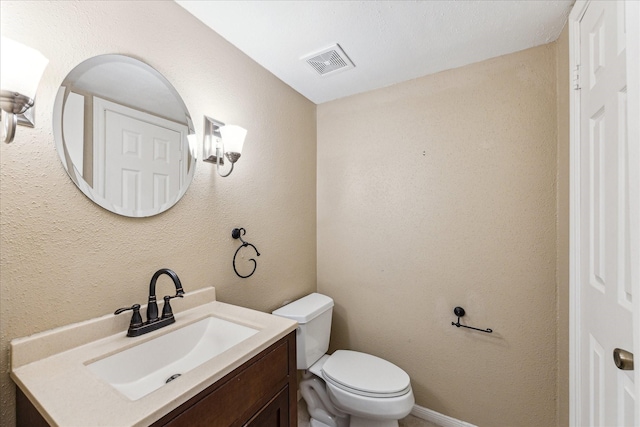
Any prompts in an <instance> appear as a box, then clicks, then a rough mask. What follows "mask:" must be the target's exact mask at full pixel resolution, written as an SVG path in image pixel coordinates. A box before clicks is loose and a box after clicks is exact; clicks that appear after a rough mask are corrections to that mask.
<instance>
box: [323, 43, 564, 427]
mask: <svg viewBox="0 0 640 427" xmlns="http://www.w3.org/2000/svg"><path fill="white" fill-rule="evenodd" d="M317 126H318V190H317V191H318V225H317V227H318V265H317V269H318V290H319V291H320V292H322V293H326V294H328V295H330V296H332V297H333V298H334V299H335V301H336V307H335V315H334V322H335V323H334V325H335V326H334V328H333V335H332V344H331V346H332V348H334V349H335V348H351V349H355V350H361V351H366V352H370V353H373V354H376V355H379V356H381V357H384V358H386V359H388V360H390V361H392V362H394V363H396V364H398V365H399V366H401V367H402V368H404V369H405V370H406V371H407V372H408V373H409V375H410V376H411V378H412V385H413V387H414V391H415V395H416V399H417V403H418V404H419V405H421V406H424V407H427V408H430V409H433V410H436V411H438V412H441V413H444V414H446V415H449V416H452V417H455V418H458V419H461V420H465V421H468V422H471V423H474V424H476V425H480V426H483V427H491V426H519V427H524V426H536V427H538V426H551V425H556V395H557V394H556V393H557V386H556V381H557V372H556V371H557V354H556V202H557V201H556V191H555V190H556V188H555V183H556V156H557V143H556V139H557V126H556V45H555V44H550V45H545V46H541V47H537V48H534V49H529V50H526V51H523V52H518V53H514V54H511V55H507V56H504V57H500V58H495V59H492V60H488V61H484V62H481V63H478V64H474V65H470V66H467V67H463V68H459V69H455V70H450V71H446V72H442V73H439V74H436V75H431V76H426V77H423V78H419V79H416V80H413V81H410V82H406V83H402V84H398V85H395V86H391V87H388V88H384V89H380V90H376V91H372V92H368V93H364V94H361V95H356V96H352V97H349V98H345V99H342V100H337V101H333V102H330V103H326V104H322V105H319V106H318V124H317ZM457 305H460V306H462V307H464V308H465V309H466V310H467V316H466V317H465V318H464V319H463V322H464V323H466V324H469V325H473V326H477V327H482V328H486V327H489V328H493V330H494V333H493V334H491V335H489V334H484V333H481V332H474V331H470V330H464V329H458V328H455V327H452V326H451V322H452V321H454V320H455V317H454V315H453V313H452V311H453V308H454V307H455V306H457Z"/></svg>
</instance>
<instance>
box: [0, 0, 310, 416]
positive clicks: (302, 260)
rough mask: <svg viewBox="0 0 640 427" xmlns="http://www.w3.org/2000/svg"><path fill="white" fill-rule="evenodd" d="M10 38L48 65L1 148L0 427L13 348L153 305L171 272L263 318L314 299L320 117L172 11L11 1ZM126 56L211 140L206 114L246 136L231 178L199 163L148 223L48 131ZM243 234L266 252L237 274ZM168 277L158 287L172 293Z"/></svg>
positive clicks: (5, 15) (5, 18) (8, 404)
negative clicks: (96, 68) (100, 191)
mask: <svg viewBox="0 0 640 427" xmlns="http://www.w3.org/2000/svg"><path fill="white" fill-rule="evenodd" d="M0 7H1V10H0V12H1V13H0V15H1V19H2V26H1V28H2V34H3V35H7V36H9V37H12V38H14V39H16V40H19V41H22V42H24V43H25V44H27V45H30V46H32V47H34V48H37V49H39V50H40V51H41V52H42V53H43V54H44V55H46V56H47V57H48V58H49V59H50V64H49V66H48V68H47V70H46V71H45V74H44V77H43V80H42V83H41V85H40V88H39V91H38V96H37V106H36V128H35V129H28V128H23V127H20V128H19V129H18V132H17V137H16V140H15V141H14V142H13V143H12V144H10V145H7V144H1V145H0V161H1V164H0V227H1V228H0V235H1V240H0V259H1V264H0V284H1V287H0V292H1V293H0V296H1V301H0V328H1V329H0V336H1V338H0V356H1V365H0V369H1V372H0V380H1V383H2V385H1V407H0V419H1V422H0V424H2V425H3V426H4V425H7V426H8V425H12V424H13V423H14V414H13V413H14V403H13V402H14V385H13V383H12V382H11V381H10V379H9V377H8V374H7V372H8V342H9V341H10V340H11V339H12V338H16V337H21V336H25V335H29V334H32V333H35V332H38V331H43V330H47V329H50V328H53V327H57V326H61V325H65V324H68V323H72V322H76V321H81V320H85V319H89V318H93V317H96V316H101V315H104V314H107V313H110V312H112V311H113V310H115V309H116V308H118V307H122V306H126V305H130V304H133V303H135V302H139V303H144V302H145V300H146V296H147V292H148V285H149V280H150V278H151V275H152V274H153V272H154V271H155V270H157V269H158V268H161V267H169V268H173V269H174V270H175V271H176V272H177V273H178V275H179V276H180V278H181V279H182V282H183V284H184V288H185V290H186V291H187V292H189V291H191V290H195V289H197V288H201V287H204V286H211V285H213V286H215V287H216V289H217V293H218V299H220V300H222V301H225V302H230V303H234V304H239V305H242V306H246V307H251V308H255V309H258V310H264V311H268V310H271V309H274V308H276V307H278V306H279V305H280V304H281V303H282V302H283V301H285V300H289V299H293V298H295V297H299V296H302V295H304V294H307V293H309V292H312V291H314V290H315V289H316V226H315V224H316V174H315V165H316V107H315V105H314V104H312V103H311V102H309V101H308V100H306V99H305V98H303V97H302V96H301V95H299V94H298V93H296V92H295V91H293V90H292V89H291V88H289V87H288V86H286V85H285V84H284V83H282V82H281V81H280V80H278V79H277V78H276V77H274V76H273V75H272V74H270V73H269V72H267V71H266V70H264V69H263V68H261V67H260V66H259V65H257V64H256V63H255V62H253V61H252V60H250V59H249V58H247V57H246V56H245V55H244V54H242V53H241V52H240V51H238V50H237V49H236V48H235V47H233V46H232V45H230V44H229V43H227V42H226V41H224V40H223V39H222V38H221V37H219V36H218V35H217V34H215V33H214V32H212V31H211V30H209V29H208V28H206V27H205V26H204V25H203V24H201V23H200V22H199V21H197V20H196V19H195V18H193V17H191V15H189V14H188V13H187V12H186V11H184V10H183V9H182V8H180V7H179V6H177V5H176V4H175V3H174V2H171V1H160V2H151V1H144V2H142V1H138V2H107V1H103V2H87V1H84V2H75V1H74V2H71V1H57V2H10V1H5V0H3V1H2V2H0ZM104 53H121V54H127V55H130V56H134V57H136V58H139V59H141V60H143V61H145V62H146V63H148V64H149V65H151V66H152V67H154V68H156V69H157V70H158V71H160V72H161V73H162V74H164V76H165V77H167V79H168V80H169V81H170V82H171V83H172V84H173V85H174V86H175V87H176V89H177V90H178V92H179V93H180V94H181V95H182V97H183V99H184V101H185V103H186V105H187V107H188V108H189V110H190V112H191V115H192V117H193V119H194V123H195V125H196V130H197V133H198V137H199V139H200V141H201V139H202V130H203V115H205V114H206V115H210V116H212V117H214V118H217V119H219V120H222V121H225V122H228V123H237V124H239V125H242V126H244V127H246V128H247V129H248V131H249V133H248V135H247V141H246V145H245V150H244V152H243V155H242V159H241V160H240V162H239V163H238V164H237V167H236V169H235V170H234V172H233V174H232V175H231V176H230V177H228V178H220V177H218V176H217V175H216V174H215V169H214V167H212V165H210V164H208V163H207V164H204V163H202V162H201V161H199V162H198V164H197V168H196V175H195V178H194V181H193V183H192V184H191V187H190V188H189V191H188V192H187V193H186V195H185V197H184V198H183V199H182V200H181V201H180V202H179V203H178V204H177V205H176V206H174V207H173V208H171V209H170V210H169V211H167V212H165V213H163V214H161V215H158V216H155V217H151V218H146V219H131V218H125V217H121V216H117V215H114V214H112V213H110V212H107V211H105V210H103V209H102V208H100V207H98V206H97V205H95V204H93V203H92V202H90V201H89V200H88V199H87V198H86V197H85V196H84V195H83V194H82V193H81V192H80V191H79V190H78V189H77V188H76V187H75V185H73V183H72V182H71V180H70V179H69V178H68V177H67V174H66V172H65V171H64V169H63V168H62V166H61V163H60V161H59V159H58V154H57V153H56V150H55V147H54V142H53V136H52V126H51V117H52V108H53V102H54V99H55V95H56V90H57V88H58V86H59V84H60V82H62V80H63V79H64V77H65V76H66V74H67V73H68V72H69V71H70V70H71V69H72V68H73V67H74V66H75V65H77V64H78V63H80V62H81V61H83V60H85V59H87V58H89V57H91V56H94V55H99V54H104ZM237 226H242V227H245V228H246V229H247V236H246V237H247V240H248V241H250V242H252V243H254V244H255V245H256V246H257V247H258V248H259V250H260V253H261V254H262V256H260V257H259V258H258V269H257V272H256V274H255V275H254V276H253V277H251V278H249V279H240V278H238V277H237V276H236V275H235V274H234V272H233V269H232V266H231V260H232V257H233V254H234V252H235V250H236V248H237V246H238V242H237V241H235V240H233V239H232V238H231V237H230V234H231V229H232V228H234V227H237ZM169 283H170V282H168V281H166V282H164V283H159V288H158V292H159V293H160V294H161V295H162V294H163V293H168V292H169V291H170V289H171V287H170V285H169Z"/></svg>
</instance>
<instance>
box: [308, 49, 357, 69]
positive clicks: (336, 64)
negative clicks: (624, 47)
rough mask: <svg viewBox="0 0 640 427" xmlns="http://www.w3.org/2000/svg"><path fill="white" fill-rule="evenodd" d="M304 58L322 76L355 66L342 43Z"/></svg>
mask: <svg viewBox="0 0 640 427" xmlns="http://www.w3.org/2000/svg"><path fill="white" fill-rule="evenodd" d="M302 59H303V60H305V61H306V62H307V64H309V65H310V66H311V68H313V69H314V70H315V71H316V72H317V73H318V74H320V75H321V76H326V75H328V74H332V73H335V72H337V71H344V70H348V69H351V68H353V67H355V65H353V62H351V60H350V59H349V57H348V56H347V55H346V54H345V53H344V51H343V50H342V48H340V45H337V44H335V45H333V46H331V47H329V48H327V49H324V50H323V51H321V52H316V53H314V54H311V55H308V56H306V57H304V58H302Z"/></svg>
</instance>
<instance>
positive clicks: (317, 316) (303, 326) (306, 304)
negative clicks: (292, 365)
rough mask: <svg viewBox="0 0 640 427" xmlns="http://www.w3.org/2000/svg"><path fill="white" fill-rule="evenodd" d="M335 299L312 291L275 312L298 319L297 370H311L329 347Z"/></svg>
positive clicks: (278, 314) (275, 313)
mask: <svg viewBox="0 0 640 427" xmlns="http://www.w3.org/2000/svg"><path fill="white" fill-rule="evenodd" d="M332 312H333V300H332V299H331V298H330V297H328V296H326V295H322V294H318V293H313V294H310V295H307V296H306V297H303V298H300V299H299V300H296V301H293V302H292V303H289V304H287V305H285V306H282V307H280V308H279V309H277V310H275V311H273V312H272V314H274V315H276V316H280V317H286V318H288V319H292V320H295V321H297V322H298V329H297V331H296V346H297V351H296V353H297V364H298V369H309V368H310V367H311V365H313V364H314V363H315V362H317V361H318V360H319V359H320V358H321V357H322V356H324V354H325V353H326V352H327V350H328V349H329V336H330V335H331V313H332Z"/></svg>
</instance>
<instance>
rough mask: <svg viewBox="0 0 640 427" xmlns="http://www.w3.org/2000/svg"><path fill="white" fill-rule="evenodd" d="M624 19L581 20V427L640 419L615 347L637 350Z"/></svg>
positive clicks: (606, 14) (617, 11) (603, 10)
mask: <svg viewBox="0 0 640 427" xmlns="http://www.w3.org/2000/svg"><path fill="white" fill-rule="evenodd" d="M624 20H625V4H624V1H593V2H590V3H589V4H588V5H587V6H586V11H585V13H584V15H583V16H582V19H581V20H580V22H579V62H578V63H579V64H580V96H579V98H580V105H579V116H580V125H579V126H580V138H579V164H578V165H579V177H578V180H579V182H580V188H579V203H578V204H577V207H578V209H579V212H578V213H577V221H578V224H579V228H578V229H577V234H578V235H577V238H576V239H575V242H576V246H577V253H578V254H579V255H578V257H577V260H576V263H577V272H576V273H577V278H576V282H575V286H578V287H579V290H578V292H577V295H579V301H578V305H577V307H578V308H577V310H578V312H579V313H578V319H579V327H578V329H577V331H578V334H579V335H580V336H579V340H578V342H579V343H580V348H579V349H578V351H579V352H580V354H581V355H583V357H581V358H580V364H581V366H579V367H578V368H577V369H578V372H577V374H578V375H579V376H580V378H581V379H582V381H581V390H580V393H579V396H580V402H578V403H579V406H580V407H579V409H578V411H579V416H578V424H579V425H590V426H634V425H636V424H637V422H638V421H636V420H635V419H634V410H635V405H636V403H635V395H634V387H635V385H634V375H635V374H634V371H620V370H618V369H617V368H616V366H615V364H614V363H613V350H614V349H615V348H616V347H620V348H624V349H628V350H630V351H632V350H633V298H634V295H633V289H634V286H633V283H632V277H631V274H630V272H631V268H632V262H631V257H630V245H631V239H630V232H629V230H630V226H631V225H632V224H631V221H639V219H638V218H633V217H632V216H631V215H630V206H629V196H630V192H631V191H638V185H637V183H634V182H632V181H631V180H630V177H629V167H633V166H632V165H630V164H629V139H628V132H627V126H628V119H627V76H626V66H627V64H626V56H627V49H626V34H625V24H624ZM635 167H638V165H635ZM636 297H637V296H636Z"/></svg>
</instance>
